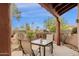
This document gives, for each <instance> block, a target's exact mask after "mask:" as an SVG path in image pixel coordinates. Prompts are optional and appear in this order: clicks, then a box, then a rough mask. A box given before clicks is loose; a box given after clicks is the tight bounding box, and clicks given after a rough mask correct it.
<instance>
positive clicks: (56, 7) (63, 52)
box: [0, 3, 79, 56]
mask: <svg viewBox="0 0 79 59" xmlns="http://www.w3.org/2000/svg"><path fill="white" fill-rule="evenodd" d="M40 5H41V6H42V7H43V8H45V9H46V10H47V11H49V12H50V13H51V14H52V15H54V16H55V18H56V38H55V39H54V42H53V53H52V54H50V51H49V48H48V47H46V49H47V50H46V52H47V53H46V55H47V56H67V55H68V56H78V55H79V53H78V52H77V51H74V50H72V49H70V48H68V47H66V46H64V45H62V44H61V30H60V27H61V25H60V24H61V21H60V20H61V19H60V16H61V15H63V14H64V13H65V12H67V11H69V10H70V9H72V8H74V7H76V6H77V8H78V14H77V43H78V46H77V47H78V50H79V4H76V3H55V4H54V3H50V4H49V3H40ZM4 6H5V7H6V9H7V10H6V9H4ZM0 7H1V8H2V9H0V10H1V11H0V12H1V13H0V15H3V16H1V18H0V19H3V18H4V15H5V13H4V11H6V12H7V13H6V16H7V17H6V18H4V19H3V20H0V21H1V23H5V24H2V25H3V27H5V26H7V28H6V29H7V32H4V31H5V29H4V31H3V28H2V27H1V29H2V31H3V32H2V31H0V33H1V37H0V38H1V39H2V40H0V42H3V43H0V45H4V47H3V46H0V48H1V49H0V51H1V53H0V55H21V56H22V55H23V53H22V51H14V52H11V48H10V45H11V44H10V39H11V37H10V36H11V25H10V16H9V15H7V14H9V13H10V12H11V11H10V12H8V11H9V10H10V7H11V4H0ZM2 10H4V11H3V12H2ZM5 19H6V21H5ZM7 19H8V20H7ZM7 33H8V36H7ZM2 34H3V35H4V34H5V38H4V37H3V35H2ZM5 39H6V43H5ZM36 47H37V46H34V47H33V48H34V49H35V48H36ZM7 48H8V49H7Z"/></svg>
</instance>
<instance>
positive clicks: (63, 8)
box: [40, 3, 77, 15]
mask: <svg viewBox="0 0 79 59" xmlns="http://www.w3.org/2000/svg"><path fill="white" fill-rule="evenodd" d="M40 5H41V6H42V7H44V8H45V9H47V10H48V11H49V12H51V9H55V11H56V12H57V13H58V14H59V15H62V14H64V13H65V12H67V11H69V10H70V9H72V8H74V7H75V6H77V3H40Z"/></svg>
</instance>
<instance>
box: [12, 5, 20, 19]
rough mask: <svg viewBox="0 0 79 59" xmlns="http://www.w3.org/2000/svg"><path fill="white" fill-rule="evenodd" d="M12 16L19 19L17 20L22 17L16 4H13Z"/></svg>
mask: <svg viewBox="0 0 79 59" xmlns="http://www.w3.org/2000/svg"><path fill="white" fill-rule="evenodd" d="M12 15H13V16H15V17H16V18H17V20H19V19H20V17H21V12H20V11H19V10H18V8H17V6H16V4H12Z"/></svg>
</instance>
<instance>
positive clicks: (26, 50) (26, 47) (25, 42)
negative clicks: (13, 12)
mask: <svg viewBox="0 0 79 59" xmlns="http://www.w3.org/2000/svg"><path fill="white" fill-rule="evenodd" d="M18 39H19V41H20V47H21V50H22V52H23V55H30V56H31V55H33V56H35V53H34V51H33V50H32V46H31V42H30V41H29V39H28V38H27V36H26V34H25V33H22V32H19V33H18Z"/></svg>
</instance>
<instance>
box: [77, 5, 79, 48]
mask: <svg viewBox="0 0 79 59" xmlns="http://www.w3.org/2000/svg"><path fill="white" fill-rule="evenodd" d="M77 7H78V12H77V13H78V14H77V39H78V49H79V4H78V5H77Z"/></svg>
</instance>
